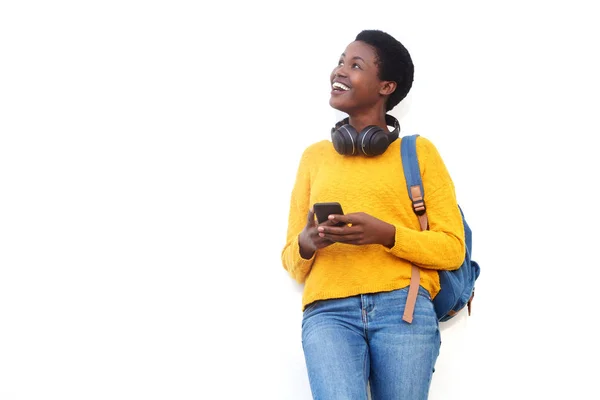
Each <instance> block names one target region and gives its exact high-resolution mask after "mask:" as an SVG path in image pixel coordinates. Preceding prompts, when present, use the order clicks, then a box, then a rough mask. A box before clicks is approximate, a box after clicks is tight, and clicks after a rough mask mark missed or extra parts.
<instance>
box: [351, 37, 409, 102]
mask: <svg viewBox="0 0 600 400" xmlns="http://www.w3.org/2000/svg"><path fill="white" fill-rule="evenodd" d="M355 40H360V41H361V42H365V43H367V44H369V45H371V46H372V47H373V48H374V49H375V52H376V54H377V64H378V66H379V79H381V80H382V81H394V82H396V90H395V91H394V93H392V94H391V95H390V97H388V100H387V103H386V105H385V107H386V111H390V110H391V109H392V108H394V107H396V105H397V104H398V103H400V101H402V99H404V98H405V97H406V95H407V94H408V92H409V91H410V88H411V87H412V83H413V79H414V74H415V67H414V65H413V62H412V58H411V57H410V53H409V52H408V50H406V47H404V45H403V44H402V43H400V42H399V41H398V40H396V39H395V38H394V37H393V36H391V35H390V34H388V33H386V32H382V31H380V30H364V31H362V32H360V33H359V34H358V35H357V36H356V39H355Z"/></svg>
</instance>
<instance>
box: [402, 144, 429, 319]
mask: <svg viewBox="0 0 600 400" xmlns="http://www.w3.org/2000/svg"><path fill="white" fill-rule="evenodd" d="M418 136H419V135H411V136H405V137H403V138H402V141H401V142H400V158H401V159H402V169H403V170H404V177H405V179H406V186H407V191H408V196H409V197H410V200H411V202H412V206H413V211H414V212H415V214H416V215H417V217H418V218H419V224H420V226H421V230H422V231H425V230H427V228H428V225H429V223H428V220H427V209H426V207H425V200H424V197H425V191H424V190H423V182H422V180H421V170H420V168H419V159H418V157H417V137H418ZM420 283H421V276H420V271H419V268H418V267H417V266H416V265H414V264H412V267H411V275H410V286H409V288H408V297H407V298H406V305H405V307H404V315H403V316H402V319H403V320H404V321H406V322H408V323H409V324H410V323H412V320H413V314H414V310H415V304H416V302H417V294H418V292H419V285H420Z"/></svg>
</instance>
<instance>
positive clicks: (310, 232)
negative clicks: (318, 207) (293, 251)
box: [298, 210, 333, 260]
mask: <svg viewBox="0 0 600 400" xmlns="http://www.w3.org/2000/svg"><path fill="white" fill-rule="evenodd" d="M330 225H333V222H331V220H329V221H325V222H323V223H322V224H320V225H318V224H317V221H315V212H314V211H313V210H308V216H307V218H306V226H305V227H304V229H303V230H302V232H300V235H298V245H299V246H300V255H301V256H302V258H304V259H306V260H309V259H311V258H312V256H313V255H314V254H315V252H316V251H317V250H319V249H322V248H323V247H327V246H330V245H332V244H333V242H332V241H331V240H329V239H325V238H323V237H321V236H320V235H319V232H318V230H317V229H318V228H319V227H325V226H330Z"/></svg>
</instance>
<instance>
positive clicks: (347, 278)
mask: <svg viewBox="0 0 600 400" xmlns="http://www.w3.org/2000/svg"><path fill="white" fill-rule="evenodd" d="M400 141H401V139H398V140H396V141H394V142H393V143H392V144H391V145H390V147H389V148H388V149H387V150H386V152H385V153H384V154H382V155H380V156H375V157H364V156H342V155H340V154H338V153H337V152H336V151H335V149H334V148H333V145H332V144H331V142H329V141H327V140H323V141H320V142H318V143H315V144H313V145H311V146H309V147H308V148H307V149H306V150H305V151H304V152H303V154H302V158H301V160H300V165H299V167H298V171H297V175H296V181H295V184H294V188H293V190H292V194H291V201H290V211H289V220H288V230H287V240H286V244H285V246H284V248H283V251H282V253H281V260H282V263H283V267H284V268H285V269H286V270H287V271H288V272H289V274H290V275H291V276H292V277H293V278H294V279H295V280H296V281H298V282H299V283H304V291H303V295H302V309H303V310H304V308H305V307H306V305H308V304H310V303H312V302H313V301H316V300H322V299H331V298H340V297H348V296H353V295H357V294H364V293H375V292H383V291H390V290H395V289H400V288H403V287H406V286H408V285H409V283H410V274H411V263H415V264H416V265H417V266H419V267H422V268H423V269H422V270H421V286H423V287H424V288H425V289H427V290H428V291H429V293H430V294H431V296H432V298H433V297H435V296H436V295H437V293H438V292H439V289H440V284H439V278H438V273H437V271H436V270H439V269H446V270H452V269H456V268H458V267H459V266H460V265H461V263H462V261H463V257H464V255H465V241H464V228H463V225H462V218H461V215H460V211H459V208H458V205H457V202H456V196H455V192H454V184H453V182H452V180H451V178H450V175H449V174H448V171H447V169H446V166H445V165H444V162H443V160H442V158H441V157H440V155H439V153H438V151H437V149H436V148H435V146H434V145H433V144H432V143H431V142H430V141H429V140H427V139H426V138H424V137H422V136H419V137H418V139H417V154H418V157H419V165H420V168H421V175H422V179H423V187H424V191H425V204H426V206H427V216H428V218H429V230H428V231H424V232H422V231H421V230H420V227H419V221H418V219H417V217H416V215H415V214H414V212H413V210H412V204H411V201H410V198H409V197H408V193H407V188H406V180H405V179H404V173H403V170H402V161H401V159H400ZM331 201H337V202H339V203H340V204H341V205H342V208H343V209H344V213H346V214H349V213H354V212H365V213H367V214H370V215H372V216H374V217H376V218H378V219H380V220H383V221H385V222H388V223H390V224H392V225H394V226H395V228H396V238H395V239H396V242H395V244H394V246H393V247H392V248H391V249H388V248H387V247H385V246H382V245H362V246H357V245H349V244H342V243H334V244H332V245H330V246H328V247H325V248H323V249H320V250H317V252H316V253H315V255H314V256H313V257H312V258H311V259H309V260H307V259H304V258H302V257H301V256H300V249H299V246H298V235H299V234H300V232H301V231H302V230H303V229H304V226H305V225H306V217H307V214H308V210H309V208H311V207H312V205H313V204H314V203H317V202H331Z"/></svg>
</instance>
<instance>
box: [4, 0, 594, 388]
mask: <svg viewBox="0 0 600 400" xmlns="http://www.w3.org/2000/svg"><path fill="white" fill-rule="evenodd" d="M84 4H85V5H84ZM198 4H199V2H191V1H190V2H182V1H170V2H166V1H165V2H141V1H139V2H134V1H112V2H111V1H108V2H98V3H96V4H94V5H92V4H90V3H88V2H83V3H82V2H67V1H58V2H51V3H48V2H34V1H22V2H4V3H2V5H0V110H1V111H0V188H1V194H0V398H1V399H3V400H13V399H19V400H21V399H27V400H29V399H41V398H44V399H61V400H67V399H89V400H91V399H107V398H110V399H128V400H129V399H142V398H143V399H180V400H183V399H206V398H211V399H241V398H252V399H254V398H260V399H278V400H279V399H286V400H287V399H289V400H300V399H309V398H310V392H309V388H308V381H307V378H306V376H305V367H304V359H303V356H302V350H301V344H300V319H301V313H300V296H301V288H300V287H299V286H298V285H297V284H295V283H294V282H293V281H292V280H291V279H290V278H289V277H288V276H287V275H286V273H285V271H284V270H283V268H282V267H281V263H280V258H279V255H280V251H281V248H282V246H283V244H284V240H285V229H286V222H287V211H288V210H287V208H288V202H289V193H290V190H291V187H292V184H293V178H294V175H295V171H296V167H297V162H298V160H299V157H300V154H301V152H302V150H303V149H304V147H305V146H307V145H308V144H310V143H312V142H313V141H316V140H321V139H323V138H328V135H329V129H330V127H331V126H332V125H333V124H334V123H335V122H336V121H337V119H338V118H339V117H340V114H338V113H336V112H335V111H334V110H332V109H331V108H329V106H328V92H329V89H328V76H329V72H330V71H331V69H332V68H333V66H334V65H335V63H336V61H337V58H338V56H339V54H340V53H341V52H342V51H343V49H344V48H345V46H346V45H347V44H348V43H349V42H350V41H351V40H353V38H354V36H355V35H356V34H357V33H358V32H359V31H360V30H362V29H371V28H376V29H383V30H385V31H388V32H389V33H391V34H393V35H394V36H396V37H397V38H398V39H400V40H401V41H403V42H404V43H405V45H406V46H407V48H408V49H409V50H410V52H411V54H412V55H413V58H414V62H415V65H416V75H415V84H414V88H413V90H412V92H411V94H410V96H409V98H408V99H407V101H406V102H405V103H406V104H403V105H402V106H401V107H398V108H397V109H395V110H394V112H393V114H394V115H396V116H397V117H399V118H401V124H402V129H403V132H404V133H407V134H408V133H419V134H421V135H423V136H426V137H428V138H430V139H431V140H432V141H433V142H434V143H435V144H436V145H437V147H438V149H439V151H440V152H441V154H442V156H443V157H444V159H445V161H446V164H447V166H448V168H449V170H450V171H451V174H452V176H453V178H454V181H455V184H456V187H457V193H458V197H459V202H460V204H461V205H462V207H463V209H464V210H465V212H466V215H467V218H468V221H469V223H470V225H471V227H472V229H473V231H474V257H475V259H476V260H477V261H479V262H480V264H481V266H482V275H481V279H480V282H479V283H478V286H477V297H476V299H475V303H474V314H473V315H472V316H471V317H470V318H468V319H467V318H465V317H464V316H461V317H460V318H459V319H458V320H457V321H455V322H453V323H448V324H446V325H444V328H443V331H442V335H443V345H442V350H441V355H440V358H439V360H438V364H437V371H436V373H435V375H434V380H433V384H432V389H431V399H444V400H450V399H459V398H460V399H481V398H485V399H506V398H515V399H528V398H547V397H552V398H595V397H598V392H599V391H598V389H597V387H596V386H597V385H595V384H594V383H595V382H594V381H593V378H595V376H594V375H593V371H595V370H597V361H596V360H597V358H598V356H599V355H600V354H599V350H598V342H597V335H596V334H595V331H594V330H593V329H592V323H593V318H594V316H595V304H596V303H597V301H596V297H595V293H596V292H597V291H596V289H597V288H596V286H597V282H598V278H599V277H600V276H599V273H598V267H599V266H600V262H599V260H598V252H597V250H596V249H597V245H596V241H597V239H598V233H597V222H598V211H597V208H596V207H597V206H596V205H597V204H598V200H599V199H598V195H597V191H596V186H597V184H596V181H597V178H596V177H595V175H597V173H598V171H599V168H598V162H597V151H596V147H595V146H594V145H592V144H591V141H592V140H593V139H596V136H597V134H598V133H599V127H600V124H599V123H598V122H597V117H596V114H597V109H598V105H599V104H598V103H599V102H598V100H597V99H598V93H599V89H600V85H599V79H598V74H597V71H598V70H599V69H600V63H599V60H598V52H597V50H596V49H597V43H595V38H597V37H598V35H599V34H600V32H599V28H598V25H597V24H596V22H595V17H594V13H593V12H592V6H591V2H589V3H588V2H583V1H581V2H577V1H569V2H567V1H563V2H541V1H540V2H533V1H522V0H521V1H503V2H498V3H496V4H491V3H489V2H488V3H486V5H483V3H482V2H476V1H471V2H466V1H458V2H414V1H411V2H408V1H390V2H379V3H378V4H380V8H378V9H374V7H373V5H372V4H373V3H367V2H351V1H348V2H336V3H332V4H329V3H325V2H308V1H304V2H298V3H296V4H295V5H290V4H288V3H287V2H272V3H266V2H260V1H259V2H237V3H234V2H218V3H214V4H210V5H207V6H205V7H206V8H204V7H203V6H200V5H198Z"/></svg>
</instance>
